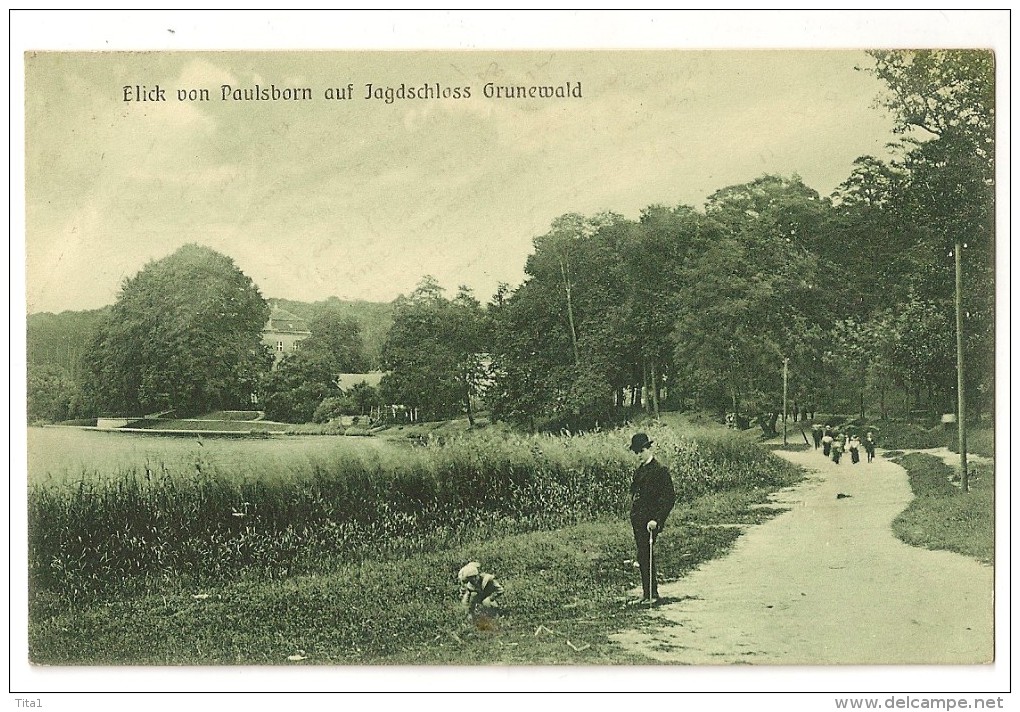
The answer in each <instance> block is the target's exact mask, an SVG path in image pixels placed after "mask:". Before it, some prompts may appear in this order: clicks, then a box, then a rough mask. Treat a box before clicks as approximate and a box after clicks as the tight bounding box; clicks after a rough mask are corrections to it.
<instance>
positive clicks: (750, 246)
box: [673, 176, 830, 434]
mask: <svg viewBox="0 0 1020 712" xmlns="http://www.w3.org/2000/svg"><path fill="white" fill-rule="evenodd" d="M829 211H830V206H829V204H828V202H827V201H824V200H821V199H820V198H819V196H818V194H817V193H816V192H815V191H813V190H811V189H809V188H807V186H805V185H804V184H803V183H802V182H801V181H800V179H799V178H797V177H793V178H783V177H780V176H762V177H761V178H758V179H756V180H754V181H752V182H750V183H746V184H742V185H736V186H730V187H728V188H724V189H722V190H720V191H717V192H716V193H715V194H713V195H712V196H711V197H710V198H709V200H708V203H707V204H706V208H705V214H706V218H708V220H706V221H705V223H704V225H703V235H705V236H706V237H710V238H711V239H703V240H702V242H701V244H699V249H698V251H697V253H696V254H694V255H692V256H691V258H690V259H689V260H688V261H687V262H686V263H685V264H684V265H683V267H682V268H681V273H682V276H681V283H682V284H683V285H685V288H683V289H682V290H679V291H678V292H677V299H678V306H677V309H676V313H677V319H676V323H675V327H674V334H673V337H674V343H675V355H674V359H675V361H676V362H677V363H689V364H691V365H692V367H693V368H694V369H695V372H696V373H697V377H698V379H699V380H702V381H708V382H710V383H711V382H715V383H717V384H719V385H720V386H722V387H723V388H724V389H725V391H726V392H727V394H728V399H729V401H730V402H729V403H728V404H727V406H728V407H729V408H732V410H733V411H734V412H736V413H738V414H739V413H741V412H748V411H750V412H751V413H753V414H754V413H768V416H767V418H766V420H767V422H766V425H765V426H764V429H765V431H766V432H767V433H769V434H774V432H775V421H776V420H777V419H778V415H779V413H780V412H781V410H782V409H781V407H780V403H781V400H782V362H783V359H784V358H790V359H791V374H793V375H794V377H795V379H796V378H797V377H798V375H800V377H801V380H802V381H807V380H808V379H809V377H810V373H809V372H808V369H809V368H810V363H811V355H812V351H813V349H812V348H810V346H811V345H812V344H814V343H817V341H818V336H817V332H818V329H819V328H820V325H822V324H826V323H828V319H829V311H828V310H827V309H826V308H825V306H824V301H823V300H822V299H821V298H820V295H819V291H818V289H817V284H818V281H819V274H818V258H817V256H816V253H817V251H818V250H819V249H821V247H820V246H821V245H823V244H824V238H825V236H826V235H827V234H828V233H827V219H828V215H829Z"/></svg>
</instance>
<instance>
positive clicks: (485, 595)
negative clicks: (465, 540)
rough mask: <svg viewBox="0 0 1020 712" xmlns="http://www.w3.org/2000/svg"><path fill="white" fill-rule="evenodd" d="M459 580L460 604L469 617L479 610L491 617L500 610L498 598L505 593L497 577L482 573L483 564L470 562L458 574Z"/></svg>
mask: <svg viewBox="0 0 1020 712" xmlns="http://www.w3.org/2000/svg"><path fill="white" fill-rule="evenodd" d="M457 580H458V581H459V582H460V602H461V604H463V606H464V608H466V609H467V613H468V615H469V616H472V617H473V616H474V615H475V614H477V613H478V612H479V609H481V612H483V613H486V614H489V615H492V614H493V613H495V612H496V611H498V610H499V602H498V601H497V600H496V597H497V596H499V595H500V594H502V593H503V587H502V586H500V585H499V581H497V580H496V577H495V576H493V575H492V574H485V573H482V571H481V564H479V563H478V562H477V561H469V562H468V563H467V564H466V565H465V566H464V568H462V569H461V570H460V571H459V572H458V573H457Z"/></svg>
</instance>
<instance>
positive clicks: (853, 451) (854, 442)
mask: <svg viewBox="0 0 1020 712" xmlns="http://www.w3.org/2000/svg"><path fill="white" fill-rule="evenodd" d="M847 447H848V448H850V463H851V464H853V465H856V464H857V463H858V462H860V461H861V452H860V448H861V439H860V438H859V437H857V434H856V433H854V435H853V436H851V438H850V440H849V441H848V443H847Z"/></svg>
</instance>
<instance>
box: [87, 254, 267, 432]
mask: <svg viewBox="0 0 1020 712" xmlns="http://www.w3.org/2000/svg"><path fill="white" fill-rule="evenodd" d="M268 317H269V306H268V305H267V304H266V302H265V300H264V299H263V298H262V295H261V293H260V292H259V290H258V288H257V287H256V286H255V285H254V283H253V282H252V280H251V279H250V278H249V277H247V276H246V275H245V274H244V273H242V272H241V271H240V270H239V269H238V268H237V266H236V265H235V264H234V262H233V260H231V259H230V258H229V257H226V256H224V255H222V254H220V253H218V252H215V251H214V250H211V249H209V248H207V247H202V246H200V245H195V244H189V245H185V246H183V247H181V248H180V249H179V250H177V251H176V252H174V253H173V254H171V255H169V256H167V257H164V258H163V259H160V260H156V261H154V262H150V263H149V264H148V265H146V266H145V268H144V269H142V270H141V271H140V272H139V273H138V274H137V275H135V276H134V277H131V278H129V279H127V280H126V281H125V282H124V284H123V286H122V288H121V291H120V295H119V297H118V298H117V302H116V303H115V304H114V305H113V307H112V308H111V309H110V311H109V312H108V314H107V318H106V320H105V321H104V322H103V323H102V324H101V326H100V327H99V328H98V330H97V334H96V336H95V338H94V340H93V342H92V344H91V348H90V349H89V351H88V353H87V355H86V359H85V360H86V368H87V375H86V383H85V386H86V389H87V397H88V398H89V401H90V402H91V404H92V409H93V410H95V411H96V412H106V413H128V414H140V413H151V412H156V411H165V410H175V411H176V412H177V413H178V414H193V413H199V412H203V411H208V410H212V409H216V408H228V407H240V406H243V405H244V404H246V403H248V402H249V397H250V394H251V393H252V392H254V390H255V384H256V382H257V380H258V375H259V369H260V368H261V367H262V366H263V365H264V361H263V359H262V349H261V348H260V343H259V341H260V336H261V332H262V328H263V327H264V326H265V323H266V319H267V318H268Z"/></svg>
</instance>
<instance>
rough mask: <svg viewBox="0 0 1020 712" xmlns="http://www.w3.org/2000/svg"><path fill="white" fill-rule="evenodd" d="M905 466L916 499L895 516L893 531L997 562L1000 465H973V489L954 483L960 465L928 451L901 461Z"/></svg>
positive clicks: (907, 538) (907, 539) (916, 543)
mask: <svg viewBox="0 0 1020 712" xmlns="http://www.w3.org/2000/svg"><path fill="white" fill-rule="evenodd" d="M897 462H899V464H901V465H902V466H903V467H905V468H906V470H907V474H908V476H909V478H910V487H911V489H912V490H913V492H914V499H913V501H912V502H911V503H910V506H908V507H907V508H906V509H905V510H904V511H903V512H902V513H901V514H900V515H899V516H898V517H897V518H896V519H895V520H894V521H893V531H894V532H895V533H896V536H898V537H899V538H900V539H902V540H903V541H905V542H906V543H908V544H911V545H913V546H920V547H924V548H927V549H944V550H948V551H955V552H958V553H960V554H966V555H968V556H973V557H975V558H977V559H979V560H980V561H982V562H985V563H992V561H993V559H994V556H995V507H994V494H995V468H994V466H993V465H990V464H989V465H978V466H975V467H973V470H972V472H971V476H970V487H969V489H970V491H969V492H968V493H966V494H964V493H963V492H962V491H961V489H960V488H959V487H958V486H957V485H956V484H954V483H953V481H952V479H953V478H954V477H955V469H954V468H952V467H949V466H947V465H946V464H945V463H944V462H942V460H940V459H938V458H936V457H932V456H931V455H925V454H919V453H914V454H908V455H904V456H903V457H902V458H900V459H899V460H897Z"/></svg>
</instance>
